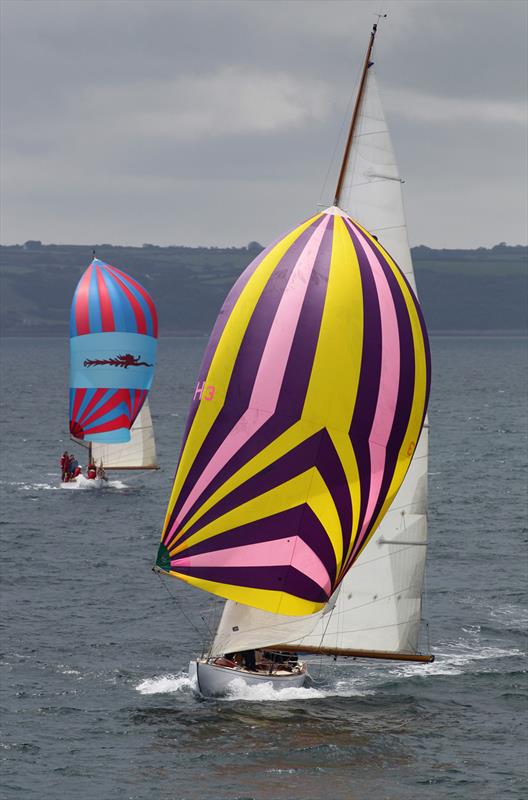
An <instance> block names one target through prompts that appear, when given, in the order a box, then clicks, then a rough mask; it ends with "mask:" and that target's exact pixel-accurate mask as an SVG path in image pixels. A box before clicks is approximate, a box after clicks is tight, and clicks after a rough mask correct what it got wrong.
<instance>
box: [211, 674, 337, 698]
mask: <svg viewBox="0 0 528 800" xmlns="http://www.w3.org/2000/svg"><path fill="white" fill-rule="evenodd" d="M323 697H327V692H325V691H321V690H320V689H314V688H313V687H305V686H298V687H293V686H292V687H287V688H285V689H274V688H273V685H272V683H271V681H269V682H267V681H266V683H259V684H258V685H257V686H249V685H248V684H247V683H246V682H245V681H244V679H243V678H235V680H234V681H232V682H231V683H230V684H229V694H228V695H226V696H225V697H223V698H220V699H222V700H227V701H230V702H233V701H234V700H246V701H250V702H252V703H269V702H273V703H281V702H282V703H283V702H285V701H288V700H313V699H321V698H323Z"/></svg>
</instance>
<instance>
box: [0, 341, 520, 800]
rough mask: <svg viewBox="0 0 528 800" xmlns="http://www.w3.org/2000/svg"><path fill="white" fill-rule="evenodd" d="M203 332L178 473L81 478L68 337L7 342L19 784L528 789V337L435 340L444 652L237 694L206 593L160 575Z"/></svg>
mask: <svg viewBox="0 0 528 800" xmlns="http://www.w3.org/2000/svg"><path fill="white" fill-rule="evenodd" d="M204 345H205V340H181V339H165V340H162V342H161V352H160V361H159V369H158V372H157V378H156V383H155V388H154V391H153V395H152V401H151V407H152V411H153V415H154V421H155V425H156V429H157V433H158V440H159V460H160V463H161V465H162V467H163V469H162V471H161V472H159V473H156V474H145V475H141V476H132V477H128V476H127V477H125V478H123V477H122V476H120V480H119V481H117V482H116V483H115V484H114V485H113V486H111V487H110V488H108V489H107V490H105V491H103V492H82V491H77V492H67V491H63V490H60V489H58V471H57V460H58V457H59V454H60V452H62V450H63V449H64V448H65V447H69V442H68V440H67V438H66V435H65V434H66V429H67V396H66V390H65V385H66V378H67V359H68V354H67V343H66V342H63V341H59V340H52V339H50V340H4V342H3V356H2V367H3V376H4V379H3V382H2V393H3V402H4V411H3V413H2V415H1V419H0V431H1V433H2V445H3V448H2V459H1V473H0V478H1V490H2V522H1V527H0V533H1V541H2V616H3V620H4V632H3V635H2V640H1V649H2V657H1V659H2V678H1V681H2V683H1V688H2V700H1V711H2V718H1V727H2V744H1V750H0V754H1V758H2V781H3V794H2V796H3V797H6V798H19V797H20V798H33V797H35V798H57V797H64V798H68V800H70V798H72V800H73V799H75V798H82V799H83V800H85V799H86V800H92V799H93V798H103V799H104V800H106V799H107V798H108V800H114V798H115V799H116V800H117V798H126V799H128V800H147V799H150V798H159V799H161V800H165V798H167V799H168V798H171V800H172V799H173V798H174V799H177V800H184V799H188V800H201V798H215V800H234V798H254V799H255V800H263V799H264V798H265V799H266V800H274V799H275V798H277V800H291V798H294V797H295V798H297V797H299V798H305V799H306V800H310V799H313V800H319V798H325V799H326V798H336V800H338V799H341V798H342V799H343V800H355V799H356V798H361V799H363V798H364V797H366V796H371V797H377V798H389V799H390V800H400V799H401V800H404V799H405V800H409V799H411V800H413V799H414V798H423V797H431V798H435V800H436V798H441V799H443V798H457V799H458V798H462V799H463V800H466V799H469V800H471V799H472V798H483V799H485V800H487V799H488V798H489V799H490V800H491V799H493V800H495V798H519V800H520V798H525V797H526V796H528V778H527V775H526V771H525V755H526V741H525V739H524V734H523V728H522V717H521V712H522V708H523V705H524V706H525V704H526V696H527V694H528V693H527V689H526V681H525V670H526V662H525V660H524V657H523V652H524V651H525V644H526V639H525V632H526V628H527V624H528V602H527V592H526V580H525V578H526V575H525V573H526V541H527V539H528V536H527V529H526V490H525V488H524V487H525V485H526V483H525V482H526V474H525V472H524V473H523V470H525V453H526V438H527V437H526V434H527V419H526V399H527V396H526V384H525V376H526V340H524V341H523V340H522V339H491V338H487V339H470V338H437V339H433V342H432V347H433V367H434V383H433V395H432V401H431V408H430V423H431V461H430V468H431V477H430V541H431V546H430V549H429V553H430V558H429V568H428V580H427V583H428V604H427V605H428V617H429V620H430V629H431V640H432V647H433V651H434V652H435V653H436V656H437V660H436V662H435V663H434V664H433V665H431V666H421V665H420V666H418V665H408V664H405V665H400V664H396V663H386V664H376V663H374V662H372V663H371V662H354V661H337V662H333V661H330V660H326V661H323V662H319V661H317V660H314V661H313V662H312V666H311V673H312V675H313V676H314V679H315V680H314V685H313V686H312V687H309V688H305V689H298V690H293V689H289V690H285V691H284V692H280V693H276V694H272V693H271V691H270V690H268V689H267V688H266V687H258V688H257V689H253V690H248V689H247V688H246V689H244V687H241V686H239V687H237V689H236V690H235V692H234V693H233V695H232V696H231V697H230V698H229V699H226V700H223V701H210V700H209V701H204V700H199V699H196V698H195V697H194V695H193V694H192V692H191V689H190V685H189V680H188V677H187V672H186V670H187V664H188V660H189V655H190V654H192V653H193V652H195V651H197V650H199V649H200V648H201V646H202V643H203V641H204V640H205V639H206V638H207V632H206V631H207V629H206V626H205V623H204V621H203V620H202V617H204V618H205V620H206V622H207V623H208V624H212V621H211V618H210V603H209V600H208V598H207V596H206V595H204V594H203V593H201V592H198V591H197V590H193V589H191V588H189V587H186V586H185V585H183V584H181V585H180V583H179V582H177V581H170V580H168V579H165V580H162V579H159V578H158V577H156V576H155V575H153V573H152V572H151V565H152V563H153V561H154V557H155V553H156V549H157V543H158V538H159V532H160V526H161V523H162V519H163V516H164V513H165V506H166V501H167V498H168V493H169V490H170V485H171V481H172V477H173V471H174V465H175V460H176V455H177V448H178V445H179V441H180V437H181V433H182V427H183V424H184V422H185V416H186V412H187V405H188V400H189V394H190V389H191V387H192V386H193V385H194V378H195V375H196V371H197V366H198V364H199V361H200V358H201V354H202V351H203V349H204ZM78 455H79V456H81V453H80V452H79V453H78ZM80 460H81V461H82V458H80ZM173 597H174V598H176V599H173ZM218 606H219V603H217V610H218Z"/></svg>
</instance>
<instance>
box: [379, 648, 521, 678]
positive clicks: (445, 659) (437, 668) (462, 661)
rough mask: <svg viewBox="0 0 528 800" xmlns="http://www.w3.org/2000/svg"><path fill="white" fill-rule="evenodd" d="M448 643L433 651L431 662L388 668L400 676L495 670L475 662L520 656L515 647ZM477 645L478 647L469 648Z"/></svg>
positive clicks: (423, 676)
mask: <svg viewBox="0 0 528 800" xmlns="http://www.w3.org/2000/svg"><path fill="white" fill-rule="evenodd" d="M452 647H453V648H456V649H451V646H449V645H448V648H449V649H448V650H447V651H446V652H444V653H439V652H436V653H435V660H434V662H433V663H432V664H426V665H424V666H422V665H419V664H402V665H398V667H395V668H394V669H391V670H390V674H391V675H396V676H398V677H402V678H415V677H420V678H427V677H429V676H431V675H462V674H463V673H466V672H471V673H475V672H495V670H492V669H491V668H489V667H487V666H486V665H482V666H478V667H477V668H476V669H475V666H476V662H482V661H491V660H494V659H497V658H511V657H514V656H522V655H523V653H522V651H521V650H517V649H516V648H511V649H504V648H501V647H479V646H478V645H476V646H475V645H474V644H471V645H470V644H468V643H467V642H459V643H458V644H455V645H453V646H452ZM470 647H477V648H478V649H471V650H470V649H469V648H470Z"/></svg>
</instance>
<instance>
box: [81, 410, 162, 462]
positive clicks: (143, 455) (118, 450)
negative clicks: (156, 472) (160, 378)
mask: <svg viewBox="0 0 528 800" xmlns="http://www.w3.org/2000/svg"><path fill="white" fill-rule="evenodd" d="M92 461H93V462H94V463H95V464H96V466H98V467H99V466H102V467H104V468H105V470H111V469H112V470H113V469H122V470H123V469H158V465H157V462H156V441H155V439H154V428H153V426H152V418H151V416H150V408H149V401H148V400H145V403H144V405H143V407H142V409H141V411H140V412H139V414H138V415H137V417H136V420H135V422H134V424H133V425H132V427H131V429H130V441H129V442H123V443H122V444H103V443H101V442H94V443H93V444H92Z"/></svg>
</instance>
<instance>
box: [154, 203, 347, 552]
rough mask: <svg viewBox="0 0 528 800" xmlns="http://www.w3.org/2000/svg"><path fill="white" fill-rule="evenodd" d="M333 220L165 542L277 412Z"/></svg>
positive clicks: (295, 280)
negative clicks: (243, 405) (246, 396)
mask: <svg viewBox="0 0 528 800" xmlns="http://www.w3.org/2000/svg"><path fill="white" fill-rule="evenodd" d="M331 219H332V218H331V217H330V216H328V217H327V218H326V219H325V220H324V221H323V222H322V223H321V224H320V225H319V226H318V227H317V228H316V229H315V231H314V233H313V235H312V236H311V237H310V239H309V240H308V242H307V243H306V246H305V248H304V250H303V251H302V253H301V255H300V256H299V259H298V261H297V263H296V265H295V267H294V269H293V270H292V273H291V275H290V278H289V280H288V283H287V284H286V287H285V289H284V292H283V295H282V298H281V301H280V303H279V306H278V308H277V311H276V313H275V318H274V320H273V323H272V325H271V328H270V331H269V333H268V338H267V341H266V345H265V348H264V352H263V354H262V358H261V360H260V364H259V368H258V372H257V375H256V378H255V383H254V386H253V391H252V393H251V398H250V401H249V406H248V408H247V410H246V411H245V412H244V414H243V415H242V416H241V417H240V419H239V420H238V422H237V423H236V424H235V425H234V426H233V428H232V429H231V431H230V432H229V433H228V435H227V436H226V438H225V439H224V441H223V442H222V444H221V445H220V447H219V448H218V450H217V451H216V453H215V454H214V456H213V457H212V459H211V460H210V462H209V463H208V465H207V466H206V468H205V469H204V471H203V472H202V474H201V475H200V477H199V478H198V480H197V481H196V483H195V485H194V486H193V488H192V490H191V491H190V492H189V495H188V497H187V499H186V501H185V503H184V504H183V506H182V507H181V509H180V512H179V514H178V516H177V517H176V519H175V520H174V523H173V525H172V526H171V528H170V530H168V531H167V534H166V536H165V542H167V541H169V539H170V538H171V537H172V535H173V534H174V532H175V530H176V529H177V527H178V525H179V524H180V522H181V520H182V519H183V518H184V517H185V515H186V514H187V511H188V510H189V509H190V508H191V507H192V505H193V504H194V502H195V501H196V500H197V498H198V497H199V496H200V495H201V493H202V492H203V491H204V489H205V488H206V487H207V486H208V485H209V483H210V482H211V481H212V480H213V479H214V478H215V477H216V475H218V473H219V472H220V470H221V469H222V468H223V467H224V466H225V465H226V464H227V463H228V461H229V460H230V459H231V458H232V457H233V456H234V455H235V453H237V452H238V451H239V450H240V448H241V447H242V446H243V445H244V444H245V443H246V442H247V441H248V440H249V439H250V438H251V437H252V436H253V435H254V434H255V433H256V431H258V430H259V428H261V427H262V425H264V423H265V422H266V421H267V420H268V419H269V418H270V417H271V416H273V414H274V413H275V409H276V407H277V402H278V399H279V394H280V389H281V386H282V381H283V379H284V373H285V371H286V365H287V363H288V359H289V356H290V350H291V346H292V343H293V338H294V336H295V331H296V329H297V324H298V322H299V317H300V314H301V309H302V305H303V302H304V298H305V295H306V291H307V289H308V284H309V282H310V276H311V274H312V271H313V268H314V264H315V260H316V258H317V253H318V252H319V247H320V245H321V242H322V239H323V236H324V233H325V230H326V228H327V226H328V224H329V223H330V221H331Z"/></svg>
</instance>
